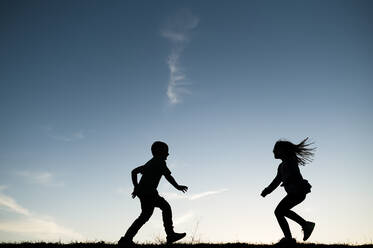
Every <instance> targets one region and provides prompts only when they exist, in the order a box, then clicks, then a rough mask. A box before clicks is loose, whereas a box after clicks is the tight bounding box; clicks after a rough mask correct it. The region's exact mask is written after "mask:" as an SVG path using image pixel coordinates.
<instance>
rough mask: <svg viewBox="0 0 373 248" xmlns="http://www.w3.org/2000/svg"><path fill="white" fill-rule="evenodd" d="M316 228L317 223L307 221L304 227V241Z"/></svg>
mask: <svg viewBox="0 0 373 248" xmlns="http://www.w3.org/2000/svg"><path fill="white" fill-rule="evenodd" d="M314 228H315V223H313V222H311V221H307V222H306V224H305V225H304V226H303V227H302V229H303V234H304V236H303V241H306V240H307V239H308V238H309V237H310V236H311V233H312V232H313V229H314Z"/></svg>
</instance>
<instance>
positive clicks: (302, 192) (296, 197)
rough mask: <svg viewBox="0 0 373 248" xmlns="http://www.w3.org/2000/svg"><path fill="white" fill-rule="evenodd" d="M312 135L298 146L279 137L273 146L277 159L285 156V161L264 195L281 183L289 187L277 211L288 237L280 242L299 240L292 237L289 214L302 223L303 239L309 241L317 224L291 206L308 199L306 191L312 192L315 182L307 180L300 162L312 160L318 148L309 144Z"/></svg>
mask: <svg viewBox="0 0 373 248" xmlns="http://www.w3.org/2000/svg"><path fill="white" fill-rule="evenodd" d="M307 139H308V138H306V139H304V140H303V141H302V142H300V143H299V144H298V145H295V144H293V143H291V142H289V141H282V140H279V141H277V142H276V144H275V146H274V148H273V154H274V157H275V158H276V159H281V160H282V163H281V164H280V165H279V166H278V169H277V175H276V177H275V179H273V181H272V183H271V184H270V185H269V186H268V187H267V188H265V189H264V190H263V192H262V193H261V195H262V196H263V197H265V196H266V195H268V194H270V193H271V192H272V191H273V190H275V189H276V188H277V187H278V186H279V185H280V183H282V184H281V186H283V187H284V188H285V191H286V193H287V195H286V196H285V198H284V199H282V200H281V201H280V203H279V204H278V206H277V207H276V210H275V215H276V218H277V221H278V223H279V225H280V227H281V229H282V232H283V233H284V236H285V237H284V238H283V239H281V240H280V244H292V243H296V241H295V239H293V238H292V236H291V232H290V228H289V224H288V223H287V221H286V219H285V217H287V218H289V219H291V220H293V221H295V222H296V223H298V224H299V225H300V226H301V227H302V229H303V233H304V237H303V240H304V241H306V240H307V239H308V238H309V237H310V235H311V233H312V231H313V229H314V227H315V223H313V222H310V221H306V220H304V219H303V218H302V217H300V216H299V215H298V214H296V213H295V212H293V211H292V210H291V209H292V208H293V207H294V206H296V205H298V204H299V203H301V202H302V201H304V199H306V194H308V193H309V192H311V185H310V184H309V183H308V181H307V180H305V179H303V177H302V175H301V173H300V170H299V165H305V164H306V163H307V162H311V161H312V156H313V155H314V152H313V151H314V150H315V148H309V145H311V144H312V143H308V144H307V143H306V141H307Z"/></svg>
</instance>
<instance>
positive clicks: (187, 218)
mask: <svg viewBox="0 0 373 248" xmlns="http://www.w3.org/2000/svg"><path fill="white" fill-rule="evenodd" d="M193 217H195V214H194V213H193V212H187V213H185V214H183V215H182V216H180V217H178V218H176V219H175V221H174V223H175V225H180V224H182V223H185V222H188V221H190V220H191V219H192V218H193Z"/></svg>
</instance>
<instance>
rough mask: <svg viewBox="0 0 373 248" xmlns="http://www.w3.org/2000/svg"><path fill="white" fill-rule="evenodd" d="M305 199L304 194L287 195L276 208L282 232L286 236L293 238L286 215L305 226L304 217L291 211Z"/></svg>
mask: <svg viewBox="0 0 373 248" xmlns="http://www.w3.org/2000/svg"><path fill="white" fill-rule="evenodd" d="M304 199H305V195H304V196H299V197H298V196H291V195H286V196H285V198H284V199H282V200H281V201H280V203H279V204H278V205H277V207H276V209H275V215H276V218H277V221H278V224H279V225H280V227H281V230H282V232H283V233H284V236H285V238H289V239H291V238H292V236H291V232H290V228H289V224H288V222H287V221H286V219H285V217H288V218H289V219H291V220H294V221H295V222H297V223H298V224H299V225H301V226H303V225H304V223H305V222H306V221H305V220H304V219H303V218H302V217H300V216H299V215H298V214H296V213H295V212H293V211H291V210H290V209H291V208H293V207H294V206H296V205H298V204H299V203H301V202H302V201H303V200H304Z"/></svg>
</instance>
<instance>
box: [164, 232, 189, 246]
mask: <svg viewBox="0 0 373 248" xmlns="http://www.w3.org/2000/svg"><path fill="white" fill-rule="evenodd" d="M185 236H186V233H172V234H169V235H167V244H171V243H173V242H175V241H178V240H180V239H182V238H184V237H185Z"/></svg>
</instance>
